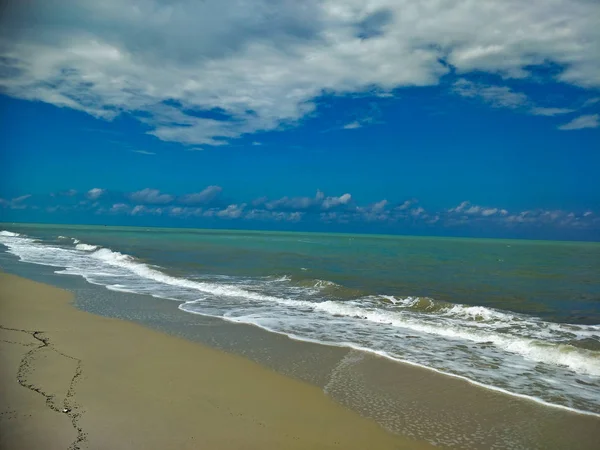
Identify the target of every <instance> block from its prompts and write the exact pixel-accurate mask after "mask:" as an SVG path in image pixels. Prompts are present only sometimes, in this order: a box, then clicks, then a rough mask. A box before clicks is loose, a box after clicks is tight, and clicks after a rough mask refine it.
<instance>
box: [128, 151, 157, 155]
mask: <svg viewBox="0 0 600 450" xmlns="http://www.w3.org/2000/svg"><path fill="white" fill-rule="evenodd" d="M131 151H132V152H133V153H139V154H140V155H156V153H154V152H148V151H146V150H131Z"/></svg>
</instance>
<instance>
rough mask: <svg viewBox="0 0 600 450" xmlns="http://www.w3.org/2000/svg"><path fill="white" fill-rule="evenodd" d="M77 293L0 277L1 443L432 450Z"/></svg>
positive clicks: (315, 392)
mask: <svg viewBox="0 0 600 450" xmlns="http://www.w3.org/2000/svg"><path fill="white" fill-rule="evenodd" d="M71 300H72V296H71V294H70V293H69V292H67V291H64V290H61V289H57V288H54V287H51V286H48V285H44V284H40V283H36V282H33V281H29V280H26V279H23V278H19V277H16V276H13V275H7V274H0V302H1V303H0V305H1V309H0V310H1V320H0V325H1V327H2V329H1V330H0V334H1V336H2V337H1V338H0V339H1V341H0V349H1V352H0V354H1V358H2V360H1V364H2V371H1V383H0V389H1V391H0V393H1V397H2V399H3V403H2V411H1V416H0V417H1V419H0V431H1V437H0V446H1V448H3V449H4V448H6V449H9V448H10V449H30V448H31V449H34V448H45V449H67V448H70V449H78V448H90V449H100V448H116V449H125V448H146V449H165V448H178V449H182V448H211V449H220V448H223V449H237V448H239V449H242V448H243V449H250V448H257V449H258V448H260V449H264V448H277V449H288V448H289V449H295V448H298V449H300V448H302V449H305V448H312V449H317V448H344V449H359V448H360V449H364V448H377V449H387V448H389V449H392V448H395V449H398V448H410V449H419V448H430V446H429V445H428V444H424V443H420V442H416V441H413V440H409V439H405V438H402V437H399V436H396V435H392V434H390V433H387V432H386V431H384V430H383V429H382V428H380V427H379V426H378V425H377V424H375V423H374V422H372V421H370V420H367V419H364V418H362V417H360V416H359V415H358V414H357V413H355V412H353V411H351V410H348V409H345V408H344V407H342V406H340V405H338V404H337V403H335V402H334V401H333V400H331V399H330V398H328V397H327V396H326V395H325V394H323V392H322V391H321V390H319V389H318V388H317V387H314V386H311V385H309V384H306V383H303V382H300V381H297V380H294V379H291V378H287V377H285V376H282V375H279V374H277V373H275V372H272V371H270V370H268V369H265V368H263V367H261V366H259V365H257V364H255V363H253V362H250V361H247V360H245V359H243V358H241V357H237V356H234V355H230V354H227V353H223V352H219V351H217V350H213V349H210V348H207V347H204V346H202V345H199V344H197V343H192V342H188V341H185V340H182V339H178V338H176V337H172V336H168V335H166V334H162V333H159V332H156V331H152V330H149V329H146V328H144V327H142V326H139V325H136V324H132V323H128V322H125V321H120V320H116V319H109V318H104V317H99V316H95V315H93V314H90V313H86V312H82V311H79V310H77V309H76V308H74V307H72V306H71V305H70V303H71Z"/></svg>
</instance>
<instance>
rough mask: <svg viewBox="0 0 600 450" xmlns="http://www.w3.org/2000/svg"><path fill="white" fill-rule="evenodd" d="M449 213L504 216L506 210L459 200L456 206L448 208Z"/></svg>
mask: <svg viewBox="0 0 600 450" xmlns="http://www.w3.org/2000/svg"><path fill="white" fill-rule="evenodd" d="M448 212H449V213H450V214H464V215H468V216H482V217H490V216H495V215H498V216H506V215H507V214H508V211H507V210H506V209H501V208H490V207H485V206H479V205H474V204H472V203H471V202H469V201H464V202H461V203H460V204H459V205H458V206H455V207H454V208H450V209H448Z"/></svg>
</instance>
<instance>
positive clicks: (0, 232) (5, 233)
mask: <svg viewBox="0 0 600 450" xmlns="http://www.w3.org/2000/svg"><path fill="white" fill-rule="evenodd" d="M0 236H4V237H17V236H21V235H20V234H19V233H13V232H12V231H6V230H3V231H0Z"/></svg>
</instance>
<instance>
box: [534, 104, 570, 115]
mask: <svg viewBox="0 0 600 450" xmlns="http://www.w3.org/2000/svg"><path fill="white" fill-rule="evenodd" d="M573 111H574V110H573V109H569V108H544V107H541V106H538V107H535V108H531V114H533V115H535V116H558V115H561V114H569V113H572V112H573Z"/></svg>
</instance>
